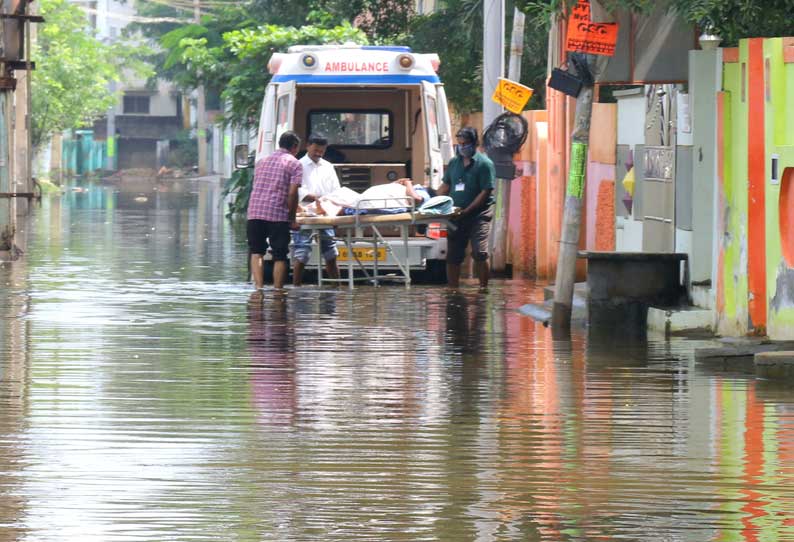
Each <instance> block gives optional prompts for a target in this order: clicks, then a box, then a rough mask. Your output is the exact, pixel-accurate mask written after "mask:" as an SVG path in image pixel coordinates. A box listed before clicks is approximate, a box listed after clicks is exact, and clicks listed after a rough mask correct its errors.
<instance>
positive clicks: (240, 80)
mask: <svg viewBox="0 0 794 542" xmlns="http://www.w3.org/2000/svg"><path fill="white" fill-rule="evenodd" d="M177 31H182V29H178V30H177ZM177 31H175V32H177ZM170 38H171V36H170V35H169V34H166V35H165V36H163V39H162V40H161V42H168V41H169V40H170ZM345 42H354V43H366V42H367V38H366V36H365V35H364V33H363V32H362V31H360V30H358V29H355V28H353V27H352V26H350V24H349V23H344V24H342V25H340V26H336V27H333V28H330V29H326V28H321V27H319V26H313V25H308V26H302V27H300V28H294V27H281V26H276V25H264V26H259V27H256V28H244V29H242V30H233V31H231V32H226V33H225V34H224V35H223V41H222V43H221V45H219V46H217V47H212V46H210V45H209V44H208V39H207V38H206V37H200V38H187V37H185V38H182V39H180V41H179V44H178V45H177V46H176V47H175V48H174V49H172V52H171V57H172V58H173V59H175V60H174V62H178V63H179V65H180V66H181V68H182V70H183V71H184V74H185V75H184V77H185V79H186V80H187V79H191V78H192V79H193V80H194V81H199V80H202V81H205V82H210V81H211V82H212V83H213V84H215V85H217V86H218V88H222V89H223V91H222V93H221V98H222V99H223V100H225V101H227V102H228V104H229V106H230V107H229V109H228V111H227V113H226V117H225V120H226V122H229V123H231V124H233V125H237V126H251V125H253V124H254V123H255V122H256V119H257V118H258V117H259V107H260V105H261V103H262V96H263V95H264V92H265V86H267V83H268V82H269V81H270V74H269V73H268V72H267V69H266V66H267V64H268V61H269V60H270V57H271V56H272V54H273V52H275V51H286V50H287V48H288V47H289V46H290V45H296V44H328V43H345Z"/></svg>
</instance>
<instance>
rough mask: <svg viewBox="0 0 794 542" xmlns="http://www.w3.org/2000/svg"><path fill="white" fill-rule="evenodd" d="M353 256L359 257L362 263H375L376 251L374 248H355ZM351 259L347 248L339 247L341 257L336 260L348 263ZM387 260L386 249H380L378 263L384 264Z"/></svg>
mask: <svg viewBox="0 0 794 542" xmlns="http://www.w3.org/2000/svg"><path fill="white" fill-rule="evenodd" d="M353 254H354V255H355V256H358V260H359V261H361V262H374V261H375V249H372V248H364V247H353ZM355 256H354V259H355ZM349 257H350V256H349V255H348V252H347V247H339V256H337V258H336V259H337V260H338V261H342V262H346V261H347V260H348V258H349ZM385 260H386V249H385V248H378V261H379V262H383V261H385Z"/></svg>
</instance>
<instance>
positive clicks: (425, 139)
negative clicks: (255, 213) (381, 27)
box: [252, 45, 453, 273]
mask: <svg viewBox="0 0 794 542" xmlns="http://www.w3.org/2000/svg"><path fill="white" fill-rule="evenodd" d="M438 66H439V58H438V55H435V54H417V53H413V52H411V49H410V48H408V47H397V46H395V47H389V46H386V47H383V46H359V45H317V46H294V47H290V48H289V50H288V52H287V53H275V54H273V56H272V57H271V59H270V62H269V64H268V68H269V70H270V73H272V74H273V77H272V79H271V82H270V84H268V86H267V88H266V90H265V97H264V101H263V103H262V113H261V117H260V120H259V131H258V133H257V139H256V159H257V160H259V159H261V158H263V157H265V156H267V155H269V154H270V153H272V152H273V151H274V150H275V149H276V146H277V142H278V138H279V136H280V135H281V134H282V133H284V132H285V131H287V130H293V131H295V132H296V133H297V134H298V135H299V136H300V137H301V139H302V140H303V141H305V140H306V138H307V137H308V136H309V135H310V134H313V133H320V134H322V135H324V136H325V137H327V138H328V142H329V146H328V150H327V151H326V156H325V158H326V159H327V160H328V161H330V162H331V163H333V164H334V166H335V168H336V171H337V174H338V176H339V180H340V182H341V184H342V186H346V187H348V188H351V189H353V190H355V191H356V192H363V191H364V190H366V189H367V188H369V187H370V186H372V185H377V184H383V183H389V182H392V181H394V180H397V179H400V178H403V177H410V178H411V179H413V182H414V183H415V184H421V185H424V186H427V187H431V188H433V189H435V188H438V186H440V184H441V179H442V176H443V168H444V164H446V163H447V162H449V160H450V159H451V158H452V155H453V150H452V141H451V137H450V132H451V129H450V120H449V112H448V109H447V100H446V95H445V94H444V87H443V85H442V84H441V82H440V81H439V78H438V75H437V74H436V72H437V70H438ZM252 143H253V141H252ZM412 229H413V228H412ZM381 233H384V232H383V231H382V232H381ZM392 233H393V235H397V231H396V230H395V231H394V232H392ZM387 241H389V239H388V238H387ZM393 241H394V242H393V243H391V242H390V245H391V248H392V250H393V251H395V252H397V253H398V254H399V255H400V259H401V260H402V261H406V259H407V261H408V262H409V263H410V265H411V268H412V269H420V270H427V271H429V272H431V273H435V272H443V269H444V262H445V260H446V232H445V231H444V229H443V228H441V227H440V226H439V227H434V225H431V226H430V227H428V228H426V229H425V228H422V231H412V234H411V237H410V239H409V243H408V251H409V253H408V257H407V258H405V257H404V250H405V248H404V244H403V242H402V240H401V239H398V238H395V239H393ZM364 246H367V247H369V248H370V250H368V251H367V250H364V247H363V246H362V250H361V254H358V255H359V256H360V257H362V256H364V257H365V258H366V259H369V260H374V259H375V258H377V259H378V267H379V268H380V269H383V270H387V269H389V268H390V267H393V268H394V269H397V264H396V262H393V261H391V260H392V256H391V255H390V254H389V252H388V251H386V250H379V251H378V253H377V254H374V253H373V251H372V250H371V247H372V245H371V244H368V245H364ZM354 250H356V248H355V247H354ZM314 252H315V253H314V254H313V255H312V259H313V260H312V261H310V262H309V265H308V266H307V267H308V268H311V267H312V265H313V264H314V263H316V262H315V261H314V259H316V258H317V254H316V251H314ZM357 253H358V251H357ZM349 257H351V255H349V254H347V251H346V250H342V251H341V253H340V255H339V259H340V260H341V261H344V260H345V259H346V258H349ZM370 263H373V262H370Z"/></svg>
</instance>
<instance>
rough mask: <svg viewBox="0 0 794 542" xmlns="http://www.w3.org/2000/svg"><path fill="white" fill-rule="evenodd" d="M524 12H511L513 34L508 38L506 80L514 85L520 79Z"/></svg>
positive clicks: (516, 10) (516, 9) (515, 10)
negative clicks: (508, 55)
mask: <svg viewBox="0 0 794 542" xmlns="http://www.w3.org/2000/svg"><path fill="white" fill-rule="evenodd" d="M524 19H525V16H524V12H523V11H521V10H519V9H518V8H515V9H514V10H513V33H512V35H511V36H510V63H509V64H508V67H507V78H508V79H510V80H511V81H515V82H516V83H518V82H520V81H519V79H521V57H523V56H524Z"/></svg>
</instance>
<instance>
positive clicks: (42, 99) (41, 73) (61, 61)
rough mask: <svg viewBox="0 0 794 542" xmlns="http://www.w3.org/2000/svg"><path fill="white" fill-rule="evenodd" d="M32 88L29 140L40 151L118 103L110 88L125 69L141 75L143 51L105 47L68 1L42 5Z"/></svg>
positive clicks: (46, 1)
mask: <svg viewBox="0 0 794 542" xmlns="http://www.w3.org/2000/svg"><path fill="white" fill-rule="evenodd" d="M41 13H42V15H43V16H44V18H45V19H46V21H47V22H46V23H45V24H43V25H41V28H40V30H39V34H38V40H37V42H36V43H35V45H34V46H33V51H32V52H31V55H32V58H33V59H34V60H35V61H36V70H35V71H34V72H33V75H32V79H31V85H32V92H31V139H32V144H33V147H34V148H36V147H38V146H40V145H41V144H42V143H43V142H44V141H46V140H47V139H48V138H49V136H50V135H52V134H53V133H56V132H61V131H63V130H67V129H73V128H80V127H84V126H89V125H91V124H92V123H93V121H94V120H95V119H97V118H98V117H101V116H102V115H104V114H105V113H106V112H107V110H108V108H109V107H111V106H112V105H114V104H115V103H116V100H117V97H116V96H115V95H114V94H113V93H111V91H110V90H109V87H108V85H109V83H110V82H112V81H120V80H121V78H122V72H123V70H125V69H128V70H131V72H132V73H136V74H145V73H147V68H146V67H145V66H144V64H143V63H142V62H141V60H140V55H141V53H142V52H143V50H142V49H141V48H140V47H138V46H131V45H129V44H126V43H123V42H116V43H113V44H105V43H102V42H100V41H99V40H97V39H96V38H95V37H94V36H93V35H92V33H91V29H90V28H89V27H88V21H87V20H86V16H85V13H84V12H83V11H82V10H81V9H79V8H78V7H76V6H74V5H73V4H70V3H68V2H67V1H66V0H42V3H41Z"/></svg>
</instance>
